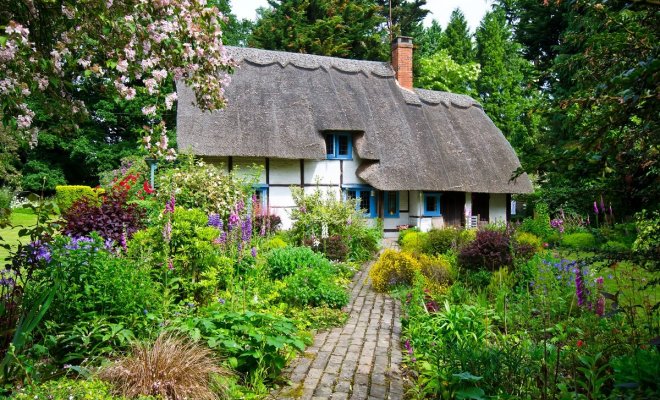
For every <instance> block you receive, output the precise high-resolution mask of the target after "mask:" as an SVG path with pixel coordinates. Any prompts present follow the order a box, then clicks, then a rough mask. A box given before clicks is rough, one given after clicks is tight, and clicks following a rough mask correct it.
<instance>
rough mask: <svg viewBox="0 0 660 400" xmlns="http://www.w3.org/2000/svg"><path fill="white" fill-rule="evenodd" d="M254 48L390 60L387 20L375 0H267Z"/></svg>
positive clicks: (253, 35) (254, 31) (255, 34)
mask: <svg viewBox="0 0 660 400" xmlns="http://www.w3.org/2000/svg"><path fill="white" fill-rule="evenodd" d="M268 4H270V7H269V8H267V9H263V10H262V11H261V13H260V15H259V19H258V21H257V23H256V25H255V27H254V30H253V32H252V36H251V37H250V40H249V44H250V45H251V46H252V47H257V48H262V49H269V50H284V51H292V52H300V53H310V54H318V55H325V56H335V57H345V58H353V59H369V60H387V59H388V55H389V45H388V43H387V40H386V38H385V37H384V33H383V32H382V30H381V29H380V26H381V25H382V24H383V23H384V22H385V20H384V18H383V17H382V16H381V15H380V8H379V7H378V6H377V5H376V4H375V3H374V2H373V0H352V1H349V0H268Z"/></svg>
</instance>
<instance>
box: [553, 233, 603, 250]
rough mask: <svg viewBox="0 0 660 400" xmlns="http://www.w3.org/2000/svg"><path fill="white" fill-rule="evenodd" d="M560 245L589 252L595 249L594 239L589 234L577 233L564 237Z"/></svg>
mask: <svg viewBox="0 0 660 400" xmlns="http://www.w3.org/2000/svg"><path fill="white" fill-rule="evenodd" d="M561 245H562V246H564V247H568V248H569V249H575V250H591V249H593V248H594V247H596V238H595V237H594V235H592V234H591V233H586V232H578V233H569V234H568V235H564V237H563V238H562V240H561Z"/></svg>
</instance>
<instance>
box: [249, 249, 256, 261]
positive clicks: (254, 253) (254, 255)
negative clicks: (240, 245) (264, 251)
mask: <svg viewBox="0 0 660 400" xmlns="http://www.w3.org/2000/svg"><path fill="white" fill-rule="evenodd" d="M250 253H251V254H252V257H253V258H257V248H256V247H253V248H252V250H251V251H250Z"/></svg>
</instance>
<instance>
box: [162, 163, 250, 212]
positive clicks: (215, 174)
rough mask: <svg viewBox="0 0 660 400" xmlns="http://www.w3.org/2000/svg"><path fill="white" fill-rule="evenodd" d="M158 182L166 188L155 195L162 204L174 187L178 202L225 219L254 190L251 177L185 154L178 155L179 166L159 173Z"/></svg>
mask: <svg viewBox="0 0 660 400" xmlns="http://www.w3.org/2000/svg"><path fill="white" fill-rule="evenodd" d="M158 182H159V187H160V188H166V189H167V190H163V189H161V190H158V191H157V194H156V197H157V199H158V200H159V202H160V203H161V204H165V202H166V201H167V200H169V199H170V196H171V195H172V193H171V190H176V202H177V205H178V206H181V207H183V208H188V209H191V208H198V209H201V210H204V211H205V212H208V213H215V214H218V215H220V217H221V218H222V219H223V220H226V219H227V218H228V217H229V214H230V213H231V212H232V210H234V208H235V205H236V203H237V202H238V201H239V200H240V201H245V199H248V198H249V197H250V196H249V194H250V193H252V192H253V191H254V190H253V188H252V181H251V180H250V179H248V178H245V179H243V178H239V177H237V176H236V175H233V174H228V173H227V172H226V171H225V170H223V169H221V168H219V167H217V166H215V165H210V164H206V163H205V162H203V161H200V160H194V159H193V158H192V156H186V155H181V156H179V163H178V165H177V167H176V168H173V169H170V170H166V171H164V172H162V173H161V174H159V176H158ZM210 182H213V184H209V183H210Z"/></svg>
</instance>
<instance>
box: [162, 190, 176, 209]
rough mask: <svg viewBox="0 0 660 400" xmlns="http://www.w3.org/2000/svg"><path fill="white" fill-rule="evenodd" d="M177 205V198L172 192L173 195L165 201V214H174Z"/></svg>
mask: <svg viewBox="0 0 660 400" xmlns="http://www.w3.org/2000/svg"><path fill="white" fill-rule="evenodd" d="M175 206H176V199H175V198H174V193H172V196H170V199H169V200H168V201H167V203H165V211H163V213H164V214H168V213H169V214H173V213H174V207H175Z"/></svg>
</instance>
